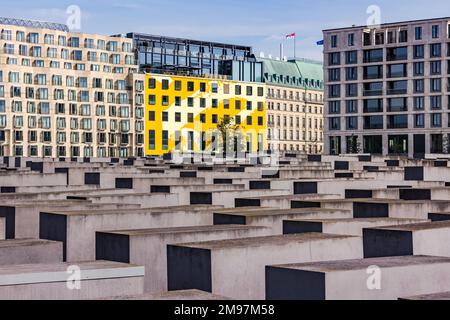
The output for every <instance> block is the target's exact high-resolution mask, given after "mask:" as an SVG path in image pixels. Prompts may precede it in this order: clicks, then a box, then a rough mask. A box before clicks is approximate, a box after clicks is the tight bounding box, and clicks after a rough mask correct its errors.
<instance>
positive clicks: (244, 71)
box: [127, 33, 262, 82]
mask: <svg viewBox="0 0 450 320" xmlns="http://www.w3.org/2000/svg"><path fill="white" fill-rule="evenodd" d="M127 37H128V38H130V39H133V41H134V46H135V48H136V59H137V61H138V63H139V65H140V68H141V70H142V71H145V72H147V73H159V74H167V73H171V74H177V75H186V76H197V75H201V76H204V75H214V76H217V75H223V76H226V77H227V79H229V80H236V81H246V82H261V81H262V64H261V63H260V62H258V61H256V58H255V56H254V55H253V52H252V48H251V47H248V46H242V45H236V44H226V43H219V42H211V41H200V40H191V39H183V38H175V37H165V36H155V35H149V34H142V33H128V34H127Z"/></svg>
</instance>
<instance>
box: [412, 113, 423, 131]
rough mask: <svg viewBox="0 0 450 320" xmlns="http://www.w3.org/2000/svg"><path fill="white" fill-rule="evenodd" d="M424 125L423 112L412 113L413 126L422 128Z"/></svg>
mask: <svg viewBox="0 0 450 320" xmlns="http://www.w3.org/2000/svg"><path fill="white" fill-rule="evenodd" d="M423 127H425V115H424V114H415V115H414V128H423Z"/></svg>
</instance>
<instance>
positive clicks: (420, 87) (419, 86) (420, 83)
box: [414, 79, 425, 93]
mask: <svg viewBox="0 0 450 320" xmlns="http://www.w3.org/2000/svg"><path fill="white" fill-rule="evenodd" d="M424 91H425V81H424V80H423V79H420V80H414V93H423V92H424Z"/></svg>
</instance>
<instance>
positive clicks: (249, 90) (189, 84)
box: [148, 78, 264, 97]
mask: <svg viewBox="0 0 450 320" xmlns="http://www.w3.org/2000/svg"><path fill="white" fill-rule="evenodd" d="M173 83H174V87H173V89H174V90H175V91H183V81H181V80H175V81H173ZM157 84H158V82H157V81H156V79H154V78H150V79H149V80H148V88H149V89H157ZM185 86H186V90H187V91H188V92H195V91H197V90H199V91H200V92H206V91H207V83H206V82H200V84H199V87H198V88H197V87H196V85H195V82H194V81H186V83H185ZM161 89H162V90H169V89H170V81H169V80H168V79H163V80H162V81H161ZM253 89H254V87H253V86H246V88H245V92H246V95H247V96H253V94H254V93H253ZM211 92H212V93H218V92H219V85H218V84H217V83H215V82H212V83H211ZM223 93H224V94H230V85H229V84H224V85H223ZM234 94H235V95H237V96H239V95H241V94H242V85H239V84H237V85H235V86H234ZM257 96H258V97H263V96H264V88H263V87H258V88H257Z"/></svg>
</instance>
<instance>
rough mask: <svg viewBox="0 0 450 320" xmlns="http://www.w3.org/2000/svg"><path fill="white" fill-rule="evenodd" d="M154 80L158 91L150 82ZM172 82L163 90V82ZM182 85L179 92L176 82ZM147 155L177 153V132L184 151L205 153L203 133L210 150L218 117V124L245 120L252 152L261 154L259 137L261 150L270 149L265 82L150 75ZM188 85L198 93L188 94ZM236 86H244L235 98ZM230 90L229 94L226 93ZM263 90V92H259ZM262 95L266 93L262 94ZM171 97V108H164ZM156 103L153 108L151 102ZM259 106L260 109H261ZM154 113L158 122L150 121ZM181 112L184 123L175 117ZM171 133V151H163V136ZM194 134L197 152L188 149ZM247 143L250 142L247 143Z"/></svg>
mask: <svg viewBox="0 0 450 320" xmlns="http://www.w3.org/2000/svg"><path fill="white" fill-rule="evenodd" d="M152 79H153V81H154V85H155V87H154V88H151V87H150V83H151V82H152ZM164 80H166V81H168V89H163V81H164ZM178 81H179V82H181V90H176V85H175V84H176V82H178ZM146 82H147V83H146V94H147V97H148V99H147V105H146V130H145V131H146V137H145V140H146V144H145V150H146V155H162V154H165V153H168V152H171V151H174V150H175V144H176V143H175V141H176V137H175V133H176V132H177V131H178V132H180V133H181V150H180V151H196V152H200V151H201V140H200V139H201V138H200V137H201V135H200V133H201V132H205V133H206V137H207V139H206V148H207V150H208V147H210V142H211V141H210V138H211V131H212V130H215V129H216V128H217V124H215V123H213V122H212V116H213V114H214V115H217V122H220V120H221V119H222V118H223V117H224V116H226V115H227V116H229V117H232V118H234V119H236V116H240V117H241V124H240V125H239V129H240V130H241V132H242V135H243V136H245V137H247V134H249V133H251V134H252V141H251V146H252V150H251V151H252V152H256V151H258V135H260V138H259V139H262V144H261V145H260V146H261V147H262V148H261V150H266V147H267V146H266V143H267V141H266V125H267V119H266V99H265V97H266V92H265V91H266V87H265V84H263V83H247V82H237V81H230V80H223V79H212V78H203V77H183V76H170V75H157V74H147V79H146ZM188 83H193V85H194V91H188ZM201 83H204V85H205V89H206V90H205V91H204V92H201V91H200V84H201ZM236 85H240V86H241V94H240V95H235V87H236ZM213 86H217V93H214V92H213ZM226 87H228V88H229V92H228V93H225V91H226V90H225V89H226ZM247 87H252V95H251V96H250V95H247ZM258 88H259V90H258ZM261 93H262V94H261ZM164 96H165V97H168V99H169V101H168V105H163V97H164ZM176 97H180V99H181V106H176V104H175V101H176ZM189 98H193V102H194V106H193V107H189V106H188V100H189ZM201 98H204V99H205V107H204V108H203V107H201V106H200V100H201ZM153 99H154V100H155V104H154V105H152V104H150V103H151V100H153ZM213 99H217V108H213V103H212V102H213ZM227 100H228V101H229V108H228V109H226V108H225V101H227ZM236 101H240V102H241V108H240V110H238V109H236ZM247 101H251V102H252V110H247ZM258 103H259V106H260V110H258ZM150 112H154V116H155V119H154V121H151V120H150ZM163 112H167V116H168V121H162V116H163ZM176 113H181V121H180V122H176V121H175V114H176ZM188 113H192V114H193V120H194V121H193V123H189V122H188ZM202 115H203V116H204V117H205V123H201V121H200V119H201V117H202ZM248 116H251V117H252V124H251V125H248V124H247V117H248ZM258 119H260V120H262V124H261V125H259V124H258ZM150 130H154V133H155V145H154V147H153V148H151V147H150V141H149V132H150ZM163 131H168V135H169V140H168V148H167V149H165V148H163V142H162V133H163ZM189 131H192V132H194V146H193V150H188V132H189ZM243 144H246V141H243Z"/></svg>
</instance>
